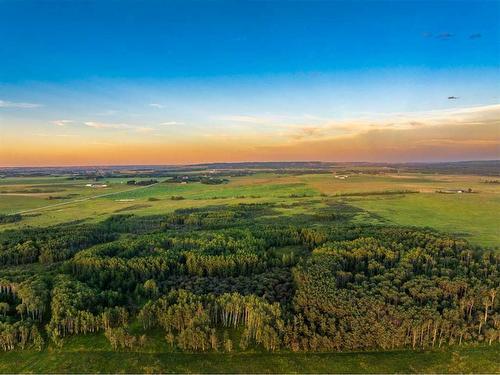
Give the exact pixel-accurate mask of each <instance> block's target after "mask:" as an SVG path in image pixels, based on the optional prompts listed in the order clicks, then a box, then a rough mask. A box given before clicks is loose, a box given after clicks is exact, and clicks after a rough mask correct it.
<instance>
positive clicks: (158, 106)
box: [148, 103, 165, 108]
mask: <svg viewBox="0 0 500 375" xmlns="http://www.w3.org/2000/svg"><path fill="white" fill-rule="evenodd" d="M148 105H149V106H150V107H153V108H165V106H164V105H163V104H159V103H149V104H148Z"/></svg>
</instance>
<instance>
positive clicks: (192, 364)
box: [0, 334, 500, 373]
mask: <svg viewBox="0 0 500 375" xmlns="http://www.w3.org/2000/svg"><path fill="white" fill-rule="evenodd" d="M499 352H500V346H499V344H496V345H492V346H486V345H481V346H463V347H453V348H446V349H442V350H424V351H410V350H398V351H384V352H378V351H374V352H347V353H292V352H287V351H281V352H279V353H269V352H263V351H254V350H253V351H251V350H249V351H246V352H235V353H183V352H174V351H168V346H166V345H165V343H164V340H163V339H162V337H160V336H158V337H155V338H154V339H153V340H151V341H150V342H148V344H147V345H146V347H145V348H143V349H142V350H141V351H115V350H112V349H111V346H110V345H109V342H108V341H107V340H106V339H105V338H104V335H102V334H99V335H87V336H76V337H71V338H68V339H67V340H66V342H65V344H64V347H63V348H62V349H58V348H54V347H52V346H49V348H47V349H44V350H43V351H41V352H37V351H32V350H25V351H12V352H6V353H0V372H2V373H15V372H22V373H116V372H118V373H182V372H191V373H193V372H194V373H498V372H499V371H500V365H499V364H498V361H497V358H498V354H499Z"/></svg>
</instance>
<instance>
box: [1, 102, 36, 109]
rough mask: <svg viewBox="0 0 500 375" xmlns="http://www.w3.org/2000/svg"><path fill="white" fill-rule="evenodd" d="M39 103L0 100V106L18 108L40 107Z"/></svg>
mask: <svg viewBox="0 0 500 375" xmlns="http://www.w3.org/2000/svg"><path fill="white" fill-rule="evenodd" d="M41 106H42V105H41V104H36V103H21V102H10V101H8V100H0V108H18V109H30V108H38V107H41Z"/></svg>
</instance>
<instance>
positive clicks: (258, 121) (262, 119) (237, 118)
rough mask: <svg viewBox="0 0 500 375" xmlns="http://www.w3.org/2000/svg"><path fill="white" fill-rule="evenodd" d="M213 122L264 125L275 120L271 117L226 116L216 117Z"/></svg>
mask: <svg viewBox="0 0 500 375" xmlns="http://www.w3.org/2000/svg"><path fill="white" fill-rule="evenodd" d="M215 120H219V121H231V122H245V123H252V124H265V123H270V122H274V121H276V118H272V117H267V116H266V117H261V116H247V115H226V116H218V117H216V118H215Z"/></svg>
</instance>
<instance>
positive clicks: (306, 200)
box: [0, 172, 500, 247]
mask: <svg viewBox="0 0 500 375" xmlns="http://www.w3.org/2000/svg"><path fill="white" fill-rule="evenodd" d="M347 176H348V177H346V178H345V179H340V178H335V176H334V175H333V174H330V173H329V174H303V175H295V174H276V173H272V172H268V173H256V174H253V175H250V176H243V177H231V178H230V179H229V182H228V183H226V184H220V185H205V184H200V183H187V184H179V183H165V182H159V183H157V184H155V185H152V186H146V187H142V186H141V187H135V186H132V187H131V186H128V185H127V184H126V181H127V179H126V178H106V179H105V180H103V181H99V184H106V185H107V186H106V187H87V186H85V185H86V184H89V183H93V181H91V180H77V181H75V180H67V179H66V178H64V177H45V178H29V177H27V178H3V179H0V214H12V213H17V212H20V213H22V215H23V220H22V221H21V222H18V223H10V224H9V223H7V224H3V225H1V226H0V230H5V229H14V228H20V227H25V226H46V225H54V224H60V223H65V222H68V221H72V220H84V221H87V222H96V221H101V220H103V219H105V218H107V217H109V216H110V215H112V214H119V213H133V214H136V215H149V214H161V213H167V212H172V211H174V210H176V209H179V208H188V207H204V206H209V205H214V204H216V205H234V204H238V203H267V202H271V203H280V204H282V203H286V206H288V207H286V208H283V209H282V214H285V215H286V214H297V213H314V212H315V210H317V209H318V208H321V207H325V206H326V205H327V204H329V203H331V202H339V201H341V202H346V203H349V204H350V205H353V206H355V207H358V208H360V209H362V210H363V211H364V212H360V213H359V215H358V216H357V218H356V220H357V222H359V223H364V222H368V223H373V222H374V221H379V222H384V223H392V224H398V225H409V226H418V227H431V228H434V229H437V230H440V231H444V232H447V233H451V234H456V235H459V236H463V237H464V238H467V239H468V240H469V241H470V242H472V243H475V244H479V245H483V246H493V247H494V246H497V245H498V244H499V243H500V230H499V229H500V228H499V223H500V185H499V184H491V183H484V182H483V181H487V180H489V179H494V178H493V177H492V178H490V177H487V176H474V175H465V176H464V175H442V174H439V175H438V174H421V173H406V174H351V175H349V174H347ZM139 180H140V179H139ZM160 181H162V180H161V179H160ZM459 189H464V190H467V189H472V193H453V192H452V193H438V192H437V191H446V190H450V191H451V190H459ZM172 197H182V198H184V199H180V200H172Z"/></svg>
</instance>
